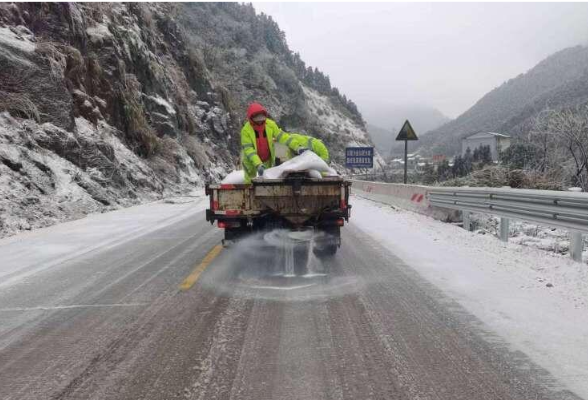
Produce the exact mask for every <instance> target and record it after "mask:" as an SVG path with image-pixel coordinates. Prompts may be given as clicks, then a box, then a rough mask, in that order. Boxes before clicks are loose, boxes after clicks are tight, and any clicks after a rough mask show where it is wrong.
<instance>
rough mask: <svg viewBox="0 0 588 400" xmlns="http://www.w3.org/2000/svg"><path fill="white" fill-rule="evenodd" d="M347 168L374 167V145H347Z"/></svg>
mask: <svg viewBox="0 0 588 400" xmlns="http://www.w3.org/2000/svg"><path fill="white" fill-rule="evenodd" d="M345 167H346V168H373V167H374V148H373V147H346V148H345Z"/></svg>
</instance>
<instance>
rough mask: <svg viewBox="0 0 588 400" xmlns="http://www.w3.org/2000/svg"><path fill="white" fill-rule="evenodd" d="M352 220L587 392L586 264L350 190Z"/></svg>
mask: <svg viewBox="0 0 588 400" xmlns="http://www.w3.org/2000/svg"><path fill="white" fill-rule="evenodd" d="M353 204H354V209H353V211H354V212H353V218H352V223H353V224H354V225H356V226H358V227H359V228H360V229H362V230H363V231H364V232H366V234H368V235H370V236H372V237H373V238H374V240H376V241H378V242H379V243H380V244H381V245H383V246H385V247H386V248H387V249H388V250H389V251H391V252H392V253H394V254H395V255H397V256H398V257H400V258H401V259H402V260H403V261H405V262H406V263H407V264H408V265H409V266H410V267H412V268H414V269H415V270H416V271H417V272H418V273H419V274H420V275H421V276H422V277H424V278H425V279H427V280H428V281H429V282H431V283H432V284H434V285H435V286H437V287H438V288H440V289H442V290H443V292H444V293H445V294H447V295H448V296H449V297H451V298H452V299H455V300H457V301H458V302H459V304H461V305H462V306H463V307H464V308H465V309H466V310H467V311H468V312H470V313H472V314H473V315H475V316H476V317H477V318H479V319H480V320H481V321H482V322H483V323H484V324H485V325H486V329H491V330H492V331H493V332H495V333H497V334H498V335H499V336H500V337H501V338H503V339H504V340H505V341H507V342H508V343H510V344H511V345H512V349H513V350H518V351H522V352H524V353H525V354H527V355H528V356H530V357H531V358H532V359H533V360H534V361H535V362H536V363H537V364H539V365H541V366H542V367H543V368H545V369H547V370H548V371H550V372H551V373H552V374H553V375H554V376H555V377H556V378H558V379H559V380H561V381H562V382H564V383H565V384H566V385H567V386H568V387H570V388H572V389H573V390H574V391H575V392H576V393H578V394H580V395H581V396H583V397H585V398H588V266H587V265H585V264H580V263H576V262H573V261H572V260H570V259H569V257H566V256H562V255H558V254H555V253H550V252H547V251H543V250H539V249H535V248H531V247H526V246H521V245H517V244H512V243H503V242H501V241H500V240H498V239H497V238H496V237H492V236H490V235H480V234H476V233H473V232H467V231H465V230H464V229H461V228H460V227H458V226H455V225H452V224H446V223H442V222H439V221H436V220H434V219H432V218H429V217H426V216H422V215H419V214H416V213H412V212H408V211H403V210H395V209H393V208H392V207H390V206H388V205H383V204H381V203H377V202H373V201H371V200H367V199H363V198H360V197H355V198H354V200H353Z"/></svg>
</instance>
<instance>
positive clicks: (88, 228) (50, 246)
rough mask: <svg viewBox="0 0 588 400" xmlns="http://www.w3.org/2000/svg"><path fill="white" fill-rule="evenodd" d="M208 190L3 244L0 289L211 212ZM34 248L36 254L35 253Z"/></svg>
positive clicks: (36, 232) (63, 225)
mask: <svg viewBox="0 0 588 400" xmlns="http://www.w3.org/2000/svg"><path fill="white" fill-rule="evenodd" d="M205 200H206V197H205V196H204V191H203V190H202V189H195V190H194V191H193V192H192V193H190V194H189V195H185V196H177V197H171V198H167V199H165V200H159V201H156V202H152V203H147V204H142V205H138V206H133V207H128V208H125V209H119V210H115V211H111V212H107V213H96V214H90V215H88V216H87V217H85V218H82V219H78V220H74V221H69V222H64V223H61V224H57V225H53V226H50V227H47V228H40V229H36V230H34V231H30V232H22V233H20V234H18V235H14V236H11V237H8V238H4V239H0V259H1V260H2V263H0V289H5V288H6V287H10V286H11V285H13V284H16V283H19V282H21V281H22V280H23V279H26V278H27V277H28V276H30V275H33V274H35V273H38V272H40V271H43V270H47V269H50V268H59V267H60V265H61V264H62V263H63V262H64V261H65V260H67V259H70V258H72V257H74V256H76V255H81V254H85V253H87V252H89V251H92V250H93V249H96V248H100V247H107V246H111V245H121V244H122V243H124V242H125V241H127V240H131V239H136V238H137V237H139V236H141V235H145V234H147V233H149V232H153V231H155V230H157V229H161V228H163V227H165V226H168V225H171V224H173V223H175V222H177V221H179V220H183V219H186V218H188V217H190V216H193V215H194V214H196V213H199V212H202V211H203V210H205V209H206V208H207V207H208V202H207V201H205ZM31 249H34V251H31Z"/></svg>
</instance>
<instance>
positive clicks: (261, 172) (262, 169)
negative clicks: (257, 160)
mask: <svg viewBox="0 0 588 400" xmlns="http://www.w3.org/2000/svg"><path fill="white" fill-rule="evenodd" d="M263 171H265V165H263V164H261V165H260V166H259V167H257V176H263Z"/></svg>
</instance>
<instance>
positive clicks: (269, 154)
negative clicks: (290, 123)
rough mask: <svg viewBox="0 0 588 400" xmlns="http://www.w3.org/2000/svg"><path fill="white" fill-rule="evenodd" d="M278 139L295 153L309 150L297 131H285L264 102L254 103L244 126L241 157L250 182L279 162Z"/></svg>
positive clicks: (246, 179) (248, 110)
mask: <svg viewBox="0 0 588 400" xmlns="http://www.w3.org/2000/svg"><path fill="white" fill-rule="evenodd" d="M274 141H275V142H278V143H280V144H283V145H286V146H287V147H288V148H289V149H290V150H291V151H292V152H294V154H302V153H303V152H304V151H306V150H308V148H307V147H305V146H303V145H302V144H300V143H298V141H297V140H296V139H295V138H294V136H293V134H290V133H286V132H284V131H282V130H281V129H280V127H279V126H278V124H276V122H275V121H273V120H272V119H270V118H268V114H267V111H266V110H265V108H263V106H262V105H261V104H259V103H252V104H251V105H250V106H249V108H248V109H247V122H245V125H243V128H242V129H241V161H242V163H243V170H244V171H245V182H246V183H251V179H252V178H254V177H255V176H262V175H263V171H264V170H265V169H266V168H271V167H273V166H274V165H275V159H276V156H275V151H274Z"/></svg>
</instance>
